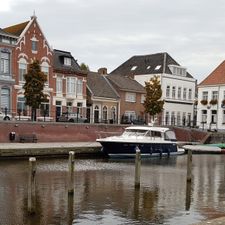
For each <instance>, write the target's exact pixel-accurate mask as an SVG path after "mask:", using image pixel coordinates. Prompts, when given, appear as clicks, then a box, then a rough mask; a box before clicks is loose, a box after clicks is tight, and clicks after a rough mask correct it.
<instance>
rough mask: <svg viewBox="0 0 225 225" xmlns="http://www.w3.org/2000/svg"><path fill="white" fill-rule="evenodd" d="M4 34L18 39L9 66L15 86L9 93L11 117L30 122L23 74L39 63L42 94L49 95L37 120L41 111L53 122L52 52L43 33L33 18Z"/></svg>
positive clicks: (8, 29) (41, 114) (11, 27)
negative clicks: (34, 63) (31, 64)
mask: <svg viewBox="0 0 225 225" xmlns="http://www.w3.org/2000/svg"><path fill="white" fill-rule="evenodd" d="M3 30H4V31H5V32H7V33H10V34H12V35H14V36H17V37H18V41H17V43H16V45H15V47H14V56H13V60H12V67H13V68H14V74H15V84H14V88H13V92H12V115H13V116H14V117H15V118H16V119H18V118H20V119H29V118H30V110H29V108H28V107H27V106H26V105H25V98H24V90H23V85H24V83H25V80H24V74H26V73H27V69H28V65H29V64H30V63H32V62H33V61H34V60H38V61H39V63H40V66H41V71H42V72H44V73H45V74H46V76H47V80H48V81H47V82H46V84H45V87H44V93H45V94H46V95H47V96H48V102H45V103H43V104H42V105H41V107H40V110H39V112H38V117H39V119H41V118H43V116H44V115H43V114H44V111H45V112H47V114H46V115H45V116H46V118H47V119H49V120H52V119H53V117H54V114H55V113H54V112H55V108H54V107H53V104H52V97H53V86H54V81H53V67H52V65H53V51H52V49H51V48H50V45H49V44H48V41H47V39H46V38H45V35H44V33H43V32H42V30H41V28H40V26H39V24H38V21H37V18H36V16H32V17H31V20H29V21H26V22H24V23H20V24H16V25H13V26H9V27H6V28H4V29H3Z"/></svg>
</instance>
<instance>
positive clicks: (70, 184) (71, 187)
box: [68, 151, 74, 194]
mask: <svg viewBox="0 0 225 225" xmlns="http://www.w3.org/2000/svg"><path fill="white" fill-rule="evenodd" d="M73 192H74V152H73V151H70V152H69V181H68V194H73Z"/></svg>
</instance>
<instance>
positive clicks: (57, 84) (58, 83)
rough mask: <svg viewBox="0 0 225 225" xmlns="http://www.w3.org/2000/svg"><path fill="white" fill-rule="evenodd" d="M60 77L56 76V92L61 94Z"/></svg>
mask: <svg viewBox="0 0 225 225" xmlns="http://www.w3.org/2000/svg"><path fill="white" fill-rule="evenodd" d="M62 81H63V80H62V77H61V76H57V77H56V93H58V94H62Z"/></svg>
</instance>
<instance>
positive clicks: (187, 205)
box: [185, 181, 191, 211]
mask: <svg viewBox="0 0 225 225" xmlns="http://www.w3.org/2000/svg"><path fill="white" fill-rule="evenodd" d="M190 206H191V181H187V182H186V201H185V210H187V211H189V210H190Z"/></svg>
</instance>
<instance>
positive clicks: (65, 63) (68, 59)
mask: <svg viewBox="0 0 225 225" xmlns="http://www.w3.org/2000/svg"><path fill="white" fill-rule="evenodd" d="M64 65H66V66H71V58H67V57H65V58H64Z"/></svg>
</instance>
